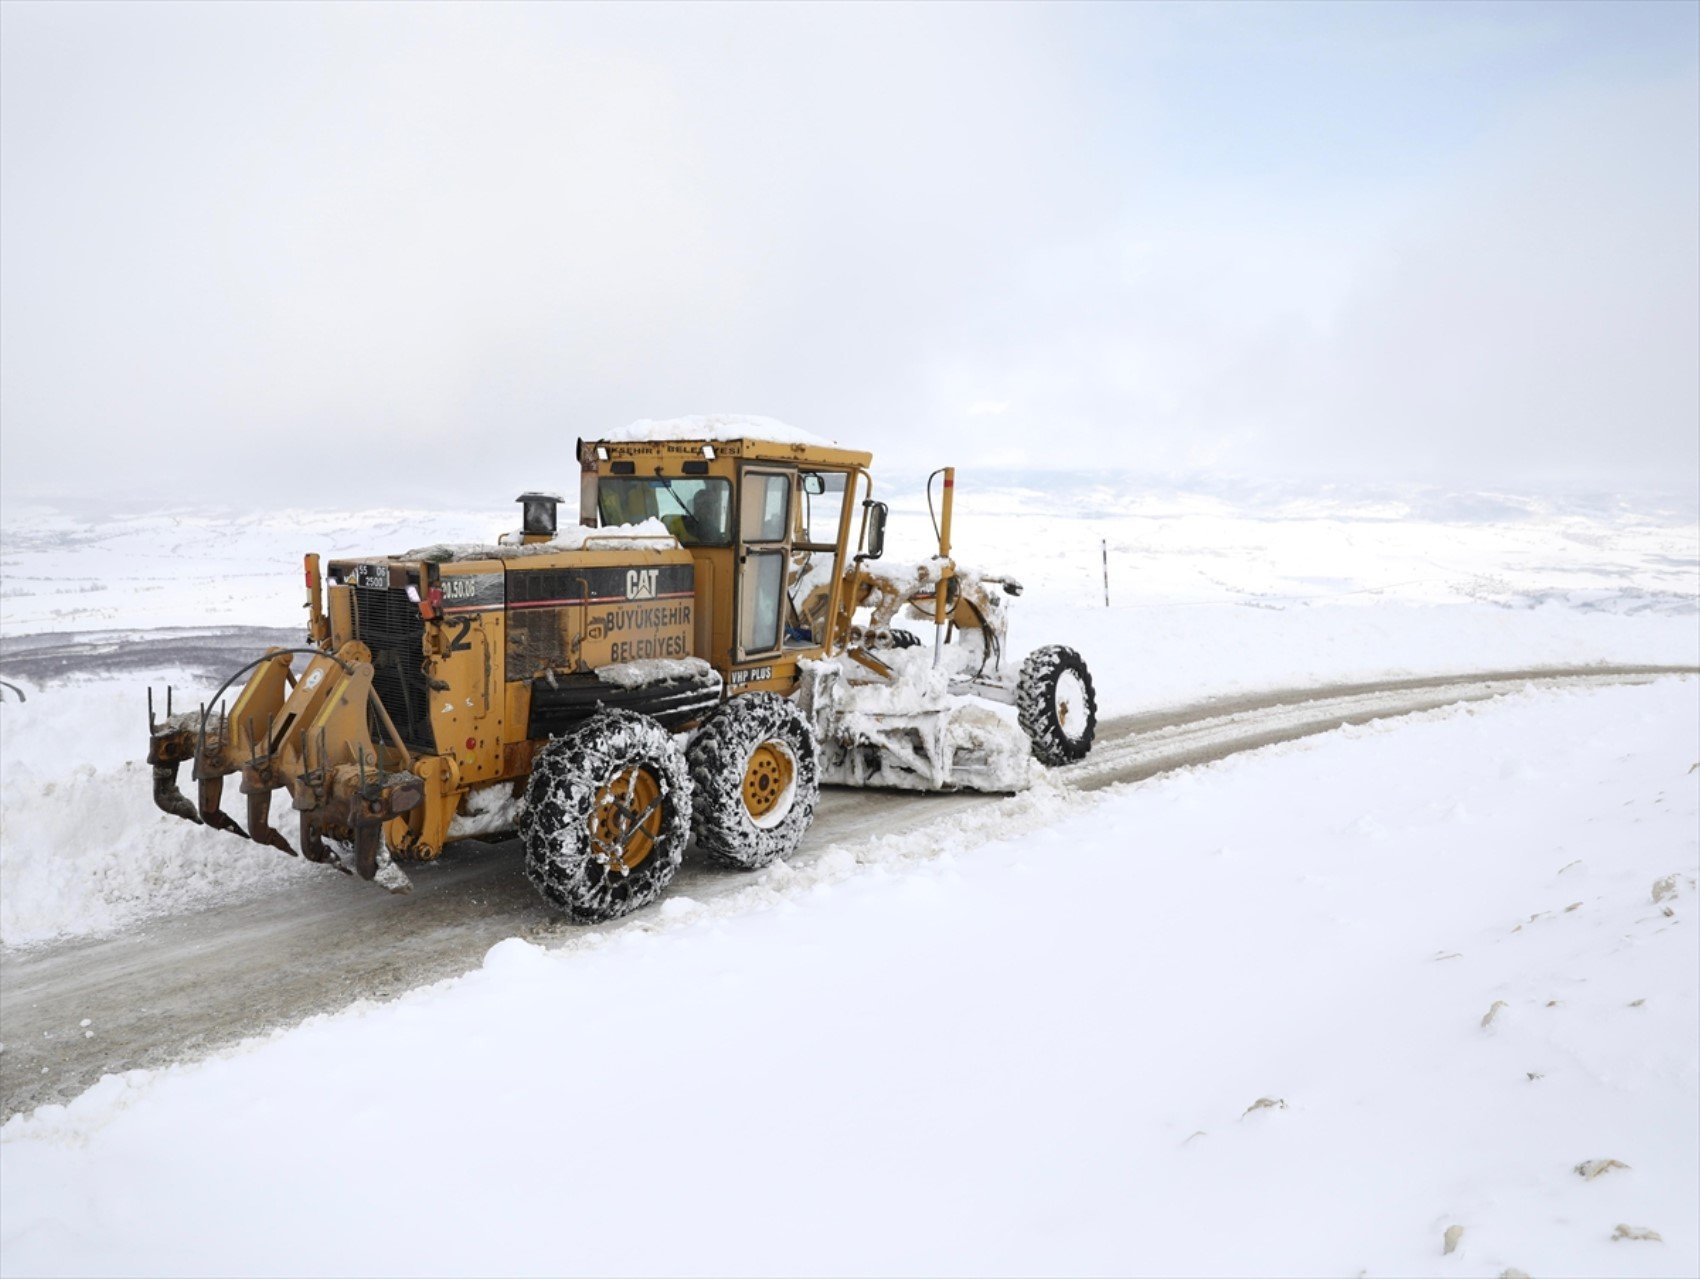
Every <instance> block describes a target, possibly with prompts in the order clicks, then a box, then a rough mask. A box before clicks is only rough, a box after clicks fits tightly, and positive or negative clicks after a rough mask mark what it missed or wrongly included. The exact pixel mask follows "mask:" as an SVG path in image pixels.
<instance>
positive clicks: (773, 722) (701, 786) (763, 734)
mask: <svg viewBox="0 0 1700 1279" xmlns="http://www.w3.org/2000/svg"><path fill="white" fill-rule="evenodd" d="M685 755H686V759H687V760H688V761H689V762H690V770H691V790H692V807H691V825H692V828H693V830H694V832H695V834H696V839H697V847H699V848H701V849H702V851H703V852H704V853H706V854H707V855H708V856H709V857H710V858H712V859H713V860H715V861H717V862H719V863H720V864H721V865H723V866H731V867H733V868H735V869H737V870H759V869H761V868H762V867H763V866H766V865H768V864H769V863H770V862H772V861H773V860H774V859H775V858H779V857H789V856H790V855H791V854H792V853H794V852H795V851H796V850H797V845H798V844H800V843H802V840H803V836H804V835H805V834H807V833H808V829H809V824H810V823H811V822H813V821H814V816H815V805H816V804H817V803H819V801H820V748H819V746H818V745H817V744H816V742H815V732H814V729H813V728H812V727H810V725H809V721H808V719H807V718H806V717H805V716H804V714H803V712H802V711H801V710H799V709H798V707H797V705H796V703H794V702H791V701H787V700H786V699H785V698H783V697H780V696H779V695H778V694H776V693H746V694H744V695H743V696H741V697H734V698H733V699H732V700H731V701H729V702H727V703H726V704H725V705H724V706H722V707H720V708H719V709H718V710H716V711H715V712H714V713H713V714H712V715H710V716H709V717H708V719H707V720H706V721H704V723H703V726H702V729H701V730H700V731H699V732H698V733H697V735H696V737H695V738H693V739H692V741H691V744H690V747H689V748H688V749H687V750H686V753H685Z"/></svg>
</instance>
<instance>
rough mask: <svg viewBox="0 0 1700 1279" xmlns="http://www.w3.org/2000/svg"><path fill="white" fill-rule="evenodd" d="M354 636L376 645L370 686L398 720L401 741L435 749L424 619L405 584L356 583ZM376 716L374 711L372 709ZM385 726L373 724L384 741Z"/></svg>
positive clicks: (376, 736)
mask: <svg viewBox="0 0 1700 1279" xmlns="http://www.w3.org/2000/svg"><path fill="white" fill-rule="evenodd" d="M353 590H354V638H355V639H357V640H359V641H360V642H361V643H362V644H364V645H365V646H366V647H367V648H369V649H371V650H372V687H373V688H374V689H376V690H377V693H378V700H379V701H380V702H382V703H383V704H384V709H385V710H386V711H388V712H389V713H390V718H391V719H393V720H394V721H395V726H396V731H397V732H398V733H400V734H401V739H402V741H404V742H406V743H407V744H408V745H409V746H410V747H413V748H415V749H417V750H422V751H427V752H430V751H435V750H436V749H437V746H436V741H435V735H434V734H433V733H432V731H431V690H430V688H429V687H428V686H427V685H426V683H425V672H424V670H423V668H422V664H423V662H424V660H425V651H424V644H425V619H424V618H422V617H421V616H420V615H419V605H417V604H415V603H414V602H413V601H412V600H410V599H408V598H407V591H406V590H405V589H391V590H379V589H378V588H376V587H371V586H356V587H354V588H353ZM372 717H373V719H374V720H375V719H376V712H373V713H372ZM384 737H385V734H384V730H383V726H382V725H381V724H378V723H374V724H373V725H372V740H374V741H382V740H384Z"/></svg>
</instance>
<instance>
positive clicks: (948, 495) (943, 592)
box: [933, 466, 956, 666]
mask: <svg viewBox="0 0 1700 1279" xmlns="http://www.w3.org/2000/svg"><path fill="white" fill-rule="evenodd" d="M955 500H956V468H955V467H954V466H947V467H945V468H944V511H943V513H942V514H941V515H940V516H939V558H940V559H941V560H945V561H946V565H945V567H944V568H943V569H941V570H940V571H939V585H938V591H937V592H936V593H935V594H934V596H933V665H934V666H937V665H938V664H939V659H940V657H941V656H942V655H943V653H944V627H945V622H946V621H947V620H948V618H947V611H948V610H947V607H946V606H947V603H948V601H949V598H950V589H949V588H950V579H951V578H952V577H953V576H955V574H956V566H955V565H953V564H950V563H949V562H948V561H949V560H950V508H951V503H952V502H954V501H955Z"/></svg>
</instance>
